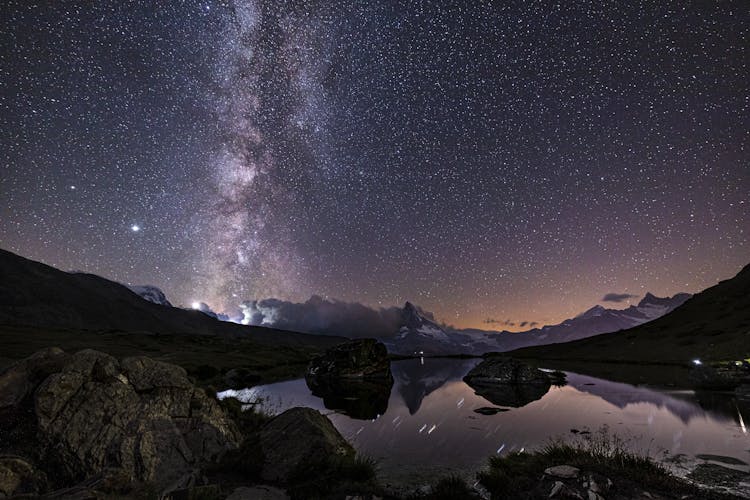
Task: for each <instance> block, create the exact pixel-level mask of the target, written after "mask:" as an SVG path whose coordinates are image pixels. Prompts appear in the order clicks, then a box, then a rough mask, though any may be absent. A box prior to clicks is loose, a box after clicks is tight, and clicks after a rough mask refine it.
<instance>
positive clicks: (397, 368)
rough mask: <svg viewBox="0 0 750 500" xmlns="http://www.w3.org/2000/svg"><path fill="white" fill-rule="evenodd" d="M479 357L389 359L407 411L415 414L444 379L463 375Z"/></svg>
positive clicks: (450, 379)
mask: <svg viewBox="0 0 750 500" xmlns="http://www.w3.org/2000/svg"><path fill="white" fill-rule="evenodd" d="M480 361H481V360H480V359H456V360H446V359H437V358H426V359H424V358H423V359H421V360H419V362H417V360H406V361H397V362H395V363H391V373H393V378H394V380H395V382H396V383H395V386H396V391H397V392H398V393H399V394H400V395H401V398H402V399H403V400H404V404H405V405H406V407H407V408H408V409H409V414H410V415H414V414H415V413H417V412H418V411H419V407H420V406H422V400H423V399H424V398H425V397H426V396H427V395H429V394H430V393H432V392H433V391H435V390H436V389H439V388H440V387H442V386H444V385H445V384H446V383H447V382H454V381H457V380H461V379H463V377H464V375H466V374H467V373H468V372H469V370H471V369H472V368H474V367H475V366H476V365H477V364H479V362H480Z"/></svg>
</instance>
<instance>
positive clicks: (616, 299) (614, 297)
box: [602, 293, 638, 302]
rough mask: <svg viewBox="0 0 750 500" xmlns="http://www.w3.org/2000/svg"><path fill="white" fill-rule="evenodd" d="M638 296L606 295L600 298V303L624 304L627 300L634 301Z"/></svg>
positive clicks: (627, 294)
mask: <svg viewBox="0 0 750 500" xmlns="http://www.w3.org/2000/svg"><path fill="white" fill-rule="evenodd" d="M636 298H638V295H632V294H629V293H608V294H606V295H605V296H604V297H602V302H625V301H626V300H628V299H636Z"/></svg>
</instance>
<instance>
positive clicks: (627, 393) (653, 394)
mask: <svg viewBox="0 0 750 500" xmlns="http://www.w3.org/2000/svg"><path fill="white" fill-rule="evenodd" d="M568 385H570V386H571V387H575V388H576V389H577V390H579V391H581V392H587V393H589V394H593V395H594V396H598V397H600V398H602V399H603V400H605V401H607V402H608V403H610V404H613V405H615V406H617V407H618V408H623V409H624V408H625V407H627V406H628V405H632V404H638V403H649V404H652V405H655V406H656V407H658V408H665V409H666V410H667V411H669V412H670V413H671V414H672V415H674V416H675V417H677V418H679V419H680V420H682V422H684V423H686V424H687V423H688V422H689V421H690V420H691V419H693V418H696V417H697V418H705V417H706V416H707V414H708V413H710V414H711V415H712V417H713V418H717V417H718V416H719V415H720V416H721V418H725V419H732V420H734V419H735V418H736V416H737V415H736V411H735V407H734V406H732V405H729V406H727V408H731V412H729V413H728V412H727V411H721V406H720V405H712V406H710V407H709V409H710V410H711V411H706V410H705V409H703V408H702V407H701V406H703V405H699V404H698V403H697V402H696V401H691V400H692V399H694V397H695V394H694V393H693V392H692V391H681V392H680V393H676V392H673V393H665V392H659V391H656V390H654V389H647V388H645V387H636V386H633V385H630V384H623V383H620V382H610V381H609V380H604V379H601V378H595V377H589V376H586V375H579V374H577V373H568ZM683 398H684V399H683ZM716 410H718V411H716Z"/></svg>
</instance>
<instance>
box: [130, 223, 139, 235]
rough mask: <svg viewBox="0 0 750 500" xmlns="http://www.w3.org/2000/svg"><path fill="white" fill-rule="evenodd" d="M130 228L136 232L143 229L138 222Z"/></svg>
mask: <svg viewBox="0 0 750 500" xmlns="http://www.w3.org/2000/svg"><path fill="white" fill-rule="evenodd" d="M130 230H131V231H133V232H134V233H137V232H138V231H140V230H141V226H139V225H138V224H133V225H132V226H130Z"/></svg>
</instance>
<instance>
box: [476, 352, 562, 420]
mask: <svg viewBox="0 0 750 500" xmlns="http://www.w3.org/2000/svg"><path fill="white" fill-rule="evenodd" d="M464 382H466V383H467V384H468V385H469V386H470V387H471V388H472V389H474V391H475V392H476V394H478V395H480V396H482V397H483V398H485V399H487V400H488V401H490V402H491V403H492V404H495V405H498V406H511V407H516V408H517V407H521V406H524V405H526V404H528V403H530V402H532V401H536V400H537V399H540V398H541V397H542V396H544V395H545V394H546V393H547V391H548V390H549V388H550V386H551V382H550V378H549V376H548V375H547V374H546V373H544V372H543V371H541V370H539V369H537V368H534V367H533V366H530V365H527V364H525V363H522V362H520V361H518V360H516V359H513V358H507V357H500V356H498V357H490V358H486V359H484V360H483V361H482V362H481V363H479V364H478V365H477V366H475V367H474V368H473V369H472V370H471V371H470V372H469V373H467V374H466V376H465V377H464Z"/></svg>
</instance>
